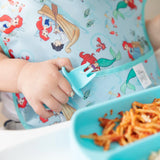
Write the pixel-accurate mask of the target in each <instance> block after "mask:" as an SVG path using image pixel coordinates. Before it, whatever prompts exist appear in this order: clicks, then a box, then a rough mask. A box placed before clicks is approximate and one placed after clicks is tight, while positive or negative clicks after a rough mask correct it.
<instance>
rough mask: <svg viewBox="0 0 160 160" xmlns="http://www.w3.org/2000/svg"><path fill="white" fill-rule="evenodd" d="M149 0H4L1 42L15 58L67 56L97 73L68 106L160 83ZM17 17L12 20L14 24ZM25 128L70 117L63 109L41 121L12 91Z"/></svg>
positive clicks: (0, 10) (34, 59)
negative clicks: (149, 32) (149, 30)
mask: <svg viewBox="0 0 160 160" xmlns="http://www.w3.org/2000/svg"><path fill="white" fill-rule="evenodd" d="M145 3H146V0H143V2H142V1H141V0H132V1H129V0H125V1H123V0H117V1H113V0H19V1H18V0H12V1H11V0H3V1H1V2H0V29H1V38H0V45H1V47H2V48H3V50H4V52H5V54H6V55H7V56H9V57H11V58H23V59H26V60H28V61H32V62H40V61H44V60H48V59H55V58H58V57H67V58H69V59H70V60H71V63H72V65H73V66H74V67H78V66H80V65H82V64H85V63H86V62H89V63H90V67H92V68H93V69H94V71H93V72H97V76H96V78H95V79H94V80H93V81H92V82H91V83H90V84H89V85H87V86H86V87H85V88H83V93H84V98H83V99H82V98H80V97H78V96H77V95H75V96H74V97H73V98H70V100H69V102H68V105H69V106H71V107H73V108H75V109H76V110H77V109H79V108H82V107H90V106H91V105H92V104H96V103H98V102H103V101H107V100H109V99H113V98H118V97H121V96H123V95H126V94H131V93H134V92H137V91H140V90H142V89H144V88H148V87H152V86H155V85H159V84H160V77H159V76H160V72H159V68H158V65H157V62H156V59H155V56H154V52H153V48H152V46H151V44H150V41H149V39H148V36H147V32H146V28H145V20H144V7H145ZM13 22H14V23H13ZM13 98H14V103H15V106H16V110H17V113H18V116H19V118H20V120H21V122H22V124H23V125H24V127H25V128H38V127H42V126H47V125H51V124H54V123H57V122H61V121H64V120H66V118H65V116H64V115H63V113H61V114H60V115H55V116H53V117H51V118H49V119H47V120H42V119H41V117H39V116H38V115H37V114H35V112H34V111H33V109H32V108H31V106H29V104H28V102H27V101H26V99H25V97H24V96H23V94H13Z"/></svg>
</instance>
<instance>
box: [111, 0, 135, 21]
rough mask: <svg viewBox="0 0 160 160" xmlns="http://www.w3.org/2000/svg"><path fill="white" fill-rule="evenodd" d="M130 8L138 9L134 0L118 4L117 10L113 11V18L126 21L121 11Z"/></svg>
mask: <svg viewBox="0 0 160 160" xmlns="http://www.w3.org/2000/svg"><path fill="white" fill-rule="evenodd" d="M127 7H130V9H132V10H133V9H137V6H136V5H135V3H134V0H123V1H120V2H118V4H117V7H116V10H114V11H113V16H114V17H115V18H116V19H117V18H118V16H120V17H121V18H123V19H125V17H124V15H123V14H122V13H121V12H120V11H119V10H120V9H124V8H127Z"/></svg>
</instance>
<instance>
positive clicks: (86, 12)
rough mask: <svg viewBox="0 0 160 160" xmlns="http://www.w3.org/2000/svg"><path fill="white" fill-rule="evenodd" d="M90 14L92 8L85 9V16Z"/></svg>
mask: <svg viewBox="0 0 160 160" xmlns="http://www.w3.org/2000/svg"><path fill="white" fill-rule="evenodd" d="M89 14H90V8H87V9H86V10H85V11H84V17H85V18H86V17H88V16H89Z"/></svg>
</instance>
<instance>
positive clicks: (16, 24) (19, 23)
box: [0, 15, 23, 34]
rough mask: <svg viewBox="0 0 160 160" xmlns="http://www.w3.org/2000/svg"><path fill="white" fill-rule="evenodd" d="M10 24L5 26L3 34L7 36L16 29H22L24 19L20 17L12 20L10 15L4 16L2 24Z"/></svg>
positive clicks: (1, 19)
mask: <svg viewBox="0 0 160 160" xmlns="http://www.w3.org/2000/svg"><path fill="white" fill-rule="evenodd" d="M5 21H6V22H8V23H7V24H4V25H3V27H4V30H3V32H4V33H6V34H10V33H11V32H12V31H13V30H14V29H16V28H20V27H21V26H22V24H23V18H22V17H20V16H19V15H18V16H17V17H15V18H11V17H10V16H8V15H3V16H1V17H0V22H5Z"/></svg>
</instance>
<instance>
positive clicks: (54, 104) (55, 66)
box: [17, 58, 73, 118]
mask: <svg viewBox="0 0 160 160" xmlns="http://www.w3.org/2000/svg"><path fill="white" fill-rule="evenodd" d="M63 66H64V67H65V68H66V69H67V70H68V71H71V70H72V69H73V68H72V65H71V62H70V60H69V59H67V58H59V59H54V60H48V61H44V62H39V63H30V62H28V63H27V64H25V65H24V67H23V68H22V69H21V72H20V74H19V77H18V84H17V85H18V89H19V90H20V92H22V93H23V94H24V96H25V98H26V99H27V100H28V103H29V104H30V105H31V106H32V108H33V109H34V111H35V112H36V113H37V114H38V115H40V116H41V117H43V118H49V117H51V116H52V115H53V112H51V111H48V110H46V109H45V107H44V106H43V104H45V105H46V106H48V107H49V108H50V109H51V110H52V111H55V112H60V111H61V110H62V104H65V103H67V102H68V97H70V96H72V94H73V92H72V88H71V86H70V84H69V82H68V81H67V80H66V79H65V78H64V77H63V75H62V74H61V73H60V72H59V70H60V69H61V67H63Z"/></svg>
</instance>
